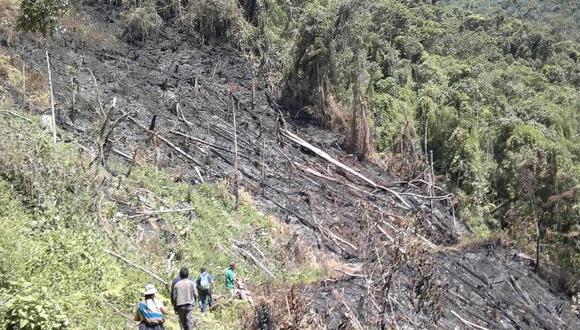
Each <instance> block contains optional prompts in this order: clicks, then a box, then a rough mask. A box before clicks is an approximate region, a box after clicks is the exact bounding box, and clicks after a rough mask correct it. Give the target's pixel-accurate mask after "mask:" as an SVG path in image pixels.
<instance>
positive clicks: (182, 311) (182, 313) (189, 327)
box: [176, 305, 195, 330]
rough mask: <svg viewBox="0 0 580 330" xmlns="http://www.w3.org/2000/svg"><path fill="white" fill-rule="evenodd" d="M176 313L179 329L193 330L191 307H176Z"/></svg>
mask: <svg viewBox="0 0 580 330" xmlns="http://www.w3.org/2000/svg"><path fill="white" fill-rule="evenodd" d="M176 312H177V316H179V327H180V328H181V330H193V329H195V323H194V322H193V306H191V305H185V306H177V309H176Z"/></svg>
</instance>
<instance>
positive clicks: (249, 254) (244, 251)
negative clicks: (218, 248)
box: [232, 244, 275, 278]
mask: <svg viewBox="0 0 580 330" xmlns="http://www.w3.org/2000/svg"><path fill="white" fill-rule="evenodd" d="M232 246H233V247H234V249H236V250H238V251H240V253H241V254H243V255H244V256H246V257H248V258H249V259H250V260H252V262H253V263H254V264H255V265H256V266H258V267H259V268H260V269H262V270H263V271H264V272H265V273H266V274H268V275H269V276H270V277H272V278H274V277H275V276H274V274H272V272H271V271H270V270H269V269H268V268H266V266H264V264H263V263H261V262H260V260H258V259H256V257H254V255H252V254H251V253H250V252H249V251H246V250H244V249H242V248H241V247H239V246H237V245H236V244H234V245H232Z"/></svg>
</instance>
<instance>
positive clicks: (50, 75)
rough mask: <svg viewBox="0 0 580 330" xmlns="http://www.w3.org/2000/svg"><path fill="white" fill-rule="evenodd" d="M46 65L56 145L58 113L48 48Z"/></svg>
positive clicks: (53, 137)
mask: <svg viewBox="0 0 580 330" xmlns="http://www.w3.org/2000/svg"><path fill="white" fill-rule="evenodd" d="M46 67H47V69H48V87H49V92H50V110H51V113H52V142H53V143H54V144H55V145H56V113H55V111H54V93H53V91H52V74H51V72H50V58H49V56H48V49H47V50H46Z"/></svg>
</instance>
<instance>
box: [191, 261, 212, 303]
mask: <svg viewBox="0 0 580 330" xmlns="http://www.w3.org/2000/svg"><path fill="white" fill-rule="evenodd" d="M195 284H196V287H197V295H198V297H199V302H200V307H201V312H202V313H207V312H209V308H210V307H211V302H212V301H211V291H212V287H213V277H212V276H211V274H210V273H208V272H207V269H206V268H205V267H202V268H201V272H200V274H199V276H198V278H197V280H196V281H195Z"/></svg>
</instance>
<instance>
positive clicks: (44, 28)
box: [18, 0, 70, 36]
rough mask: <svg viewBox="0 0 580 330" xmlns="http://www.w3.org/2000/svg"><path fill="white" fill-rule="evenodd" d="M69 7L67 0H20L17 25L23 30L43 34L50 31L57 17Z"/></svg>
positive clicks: (54, 25) (56, 21) (55, 23)
mask: <svg viewBox="0 0 580 330" xmlns="http://www.w3.org/2000/svg"><path fill="white" fill-rule="evenodd" d="M69 7H70V2H69V1H68V0H22V2H21V3H20V9H21V13H20V16H19V17H18V27H19V28H20V29H22V30H24V31H30V32H40V33H42V34H43V35H45V36H46V35H47V34H50V33H52V31H53V30H54V28H55V27H56V25H57V23H58V18H59V17H61V16H62V15H64V14H65V13H66V12H67V11H68V9H69Z"/></svg>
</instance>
